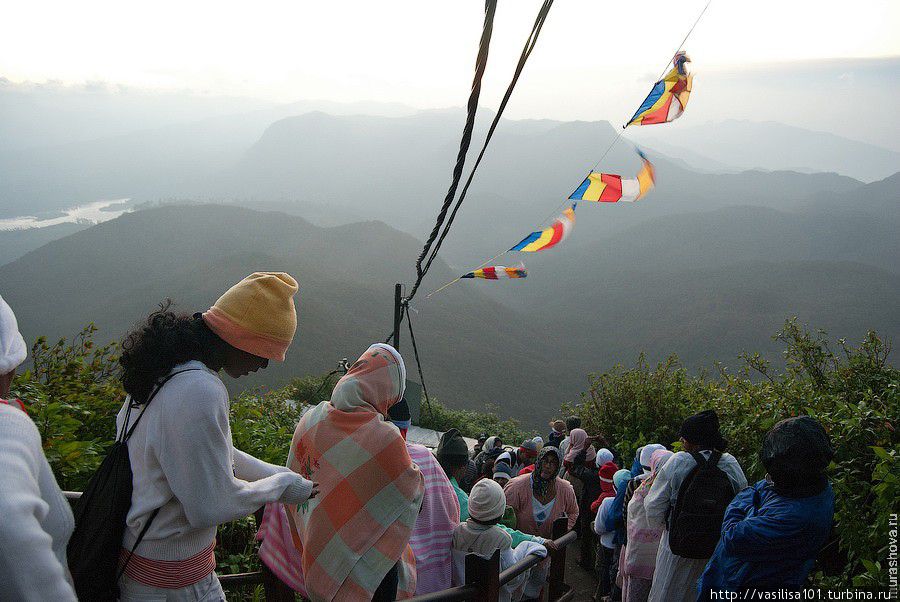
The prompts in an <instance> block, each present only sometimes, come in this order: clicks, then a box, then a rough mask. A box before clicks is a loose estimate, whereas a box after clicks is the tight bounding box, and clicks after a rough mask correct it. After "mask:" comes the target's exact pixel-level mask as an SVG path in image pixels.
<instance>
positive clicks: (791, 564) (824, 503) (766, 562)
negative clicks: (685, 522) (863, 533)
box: [698, 416, 834, 600]
mask: <svg viewBox="0 0 900 602" xmlns="http://www.w3.org/2000/svg"><path fill="white" fill-rule="evenodd" d="M833 455H834V451H833V450H832V448H831V442H830V441H829V438H828V434H827V433H826V432H825V429H824V428H822V425H821V424H819V422H818V421H816V420H815V419H813V418H811V417H809V416H799V417H797V418H789V419H787V420H783V421H781V422H779V423H778V424H776V425H775V426H774V427H773V428H772V430H771V431H769V432H768V433H766V436H765V439H764V440H763V447H762V451H761V453H760V457H761V460H762V463H763V465H764V466H765V467H766V470H767V471H768V474H767V475H766V478H765V479H763V480H761V481H759V482H758V483H756V484H755V485H753V486H752V487H747V488H746V489H744V490H743V491H741V492H740V493H738V495H737V496H736V497H735V498H734V500H733V501H732V502H731V504H730V505H729V506H728V509H727V510H726V511H725V519H724V521H723V523H722V537H721V539H720V540H719V544H718V546H717V547H716V551H715V552H714V553H713V556H712V558H710V560H709V563H708V564H707V565H706V569H705V570H704V572H703V576H702V577H701V578H700V581H699V584H698V590H699V591H698V594H699V596H698V600H710V599H711V598H712V595H711V593H712V592H717V593H718V592H725V591H728V592H745V591H751V590H756V591H773V590H779V589H787V590H798V589H800V588H802V587H803V584H804V582H805V580H806V578H807V576H808V575H809V572H810V570H811V569H812V567H813V563H814V562H815V559H816V557H817V556H818V554H819V551H820V550H821V548H822V546H823V545H824V544H825V542H826V540H827V539H828V536H829V534H830V533H831V528H832V520H833V518H834V492H833V491H832V489H831V485H830V484H829V483H828V479H827V477H826V475H825V469H826V468H827V467H828V464H829V463H830V462H831V458H832V456H833Z"/></svg>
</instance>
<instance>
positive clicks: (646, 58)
mask: <svg viewBox="0 0 900 602" xmlns="http://www.w3.org/2000/svg"><path fill="white" fill-rule="evenodd" d="M705 2H706V0H681V1H679V2H672V1H671V0H643V1H642V2H639V3H636V2H632V1H630V0H558V1H557V2H556V4H555V5H554V7H553V9H552V11H551V12H550V15H549V18H548V20H547V23H546V25H545V27H544V32H543V34H542V36H541V39H540V41H539V43H538V47H537V49H536V50H535V52H534V54H533V55H532V57H531V59H530V62H529V64H528V66H527V68H526V71H525V74H524V75H523V78H522V80H521V81H520V84H519V87H518V88H517V91H516V94H515V96H514V97H513V101H512V102H511V103H510V106H509V107H508V109H507V116H509V117H513V118H524V117H548V118H556V119H610V120H612V121H622V120H624V119H625V118H626V117H628V114H627V113H630V111H631V110H633V107H634V106H636V105H637V104H639V102H640V100H641V98H642V97H643V94H645V93H646V90H647V89H648V88H649V85H650V84H651V83H652V80H653V79H654V78H655V76H657V75H658V74H659V72H660V71H661V70H662V68H663V66H664V65H665V63H666V61H667V60H668V59H669V58H670V57H671V55H672V52H673V51H674V50H675V47H676V46H677V44H678V43H679V42H680V41H681V39H682V38H683V36H684V34H685V33H686V32H687V30H688V29H689V28H690V26H691V24H692V23H693V22H694V19H695V18H696V17H697V15H698V14H699V13H700V11H701V9H702V8H703V6H704V4H705ZM539 5H540V2H539V0H501V1H500V2H499V8H498V10H497V18H496V21H495V27H494V39H493V44H492V48H491V56H490V61H489V65H488V72H487V75H486V81H485V89H484V92H483V95H482V104H484V105H486V106H496V104H497V102H498V101H499V98H500V97H501V95H502V91H503V89H504V88H505V86H506V84H507V83H508V81H509V78H510V76H511V74H512V69H513V67H514V64H515V61H516V59H517V57H518V54H519V52H520V50H521V47H522V45H523V43H524V41H525V38H526V36H527V34H528V32H529V31H530V28H531V24H532V21H533V19H534V16H535V13H536V11H537V8H538V6H539ZM0 15H2V25H0V27H2V34H0V76H3V77H6V78H8V79H10V80H12V81H16V82H21V81H36V82H41V81H46V80H58V81H62V82H65V83H83V82H90V81H103V82H111V83H116V84H125V85H128V86H136V87H142V88H143V87H149V88H162V89H178V90H185V89H186V90H191V91H195V92H202V93H208V94H216V95H219V94H224V95H238V96H252V97H259V98H265V99H270V100H279V101H288V100H295V99H298V98H306V99H328V100H338V101H354V100H375V101H395V102H401V103H404V104H407V105H411V106H413V107H417V108H427V107H444V106H461V105H463V104H464V102H465V99H466V97H467V94H468V88H469V84H470V82H471V77H472V67H473V63H474V57H475V51H476V47H477V41H478V37H479V35H480V29H481V22H482V15H483V2H481V1H479V0H449V1H444V0H441V1H436V0H435V1H428V0H397V1H382V2H374V1H371V0H365V1H340V0H332V1H330V2H307V1H300V0H293V1H270V2H266V1H263V2H253V3H250V2H232V1H222V0H190V1H187V2H185V1H184V0H179V1H174V0H159V1H157V2H153V3H149V2H147V3H134V2H122V1H121V0H79V1H78V2H62V1H48V0H28V1H27V2H22V1H21V0H0ZM898 31H900V0H854V1H853V2H847V1H846V0H756V1H754V2H735V1H734V0H713V2H712V5H711V6H710V8H709V10H708V12H707V13H706V15H705V17H704V18H703V20H702V21H701V23H700V24H699V26H698V27H697V29H696V31H695V32H694V34H693V36H692V38H691V39H690V41H689V42H688V44H687V45H686V49H687V51H688V52H689V54H690V55H691V57H692V58H693V61H694V62H693V68H694V70H695V71H696V72H697V73H698V79H697V89H698V90H703V88H702V86H703V85H704V84H703V82H704V80H703V74H704V73H706V74H708V76H709V77H708V80H709V81H710V82H718V81H721V82H731V83H730V84H727V85H729V86H731V96H729V95H728V94H725V93H724V92H726V91H722V90H720V91H719V95H718V96H716V95H715V94H714V93H713V91H712V90H710V91H709V92H708V95H707V99H709V98H731V99H732V100H730V101H729V102H731V104H732V106H722V102H718V101H717V103H716V105H715V106H710V107H709V111H706V112H705V114H704V115H703V117H704V118H705V119H719V118H724V117H727V116H733V117H737V118H744V119H747V118H753V117H754V116H756V117H759V118H773V117H772V115H773V114H775V116H776V117H777V111H776V109H777V107H769V108H768V109H767V110H764V111H760V110H759V109H758V108H757V107H756V106H755V105H756V104H758V103H756V102H755V100H754V99H753V98H752V97H751V96H752V94H750V93H748V94H745V93H744V92H743V91H742V90H741V91H739V86H740V85H741V76H740V75H741V73H743V72H752V76H753V77H756V78H759V77H763V76H764V75H765V72H764V71H760V69H759V65H760V64H766V63H786V62H792V61H810V60H824V59H846V58H867V57H890V56H894V57H896V56H898V55H900V36H898V35H897V32H898ZM895 64H896V63H895ZM896 71H897V70H896V69H895V68H894V69H889V70H888V71H887V72H886V74H882V77H884V78H886V83H885V86H896V84H897V81H896V80H897V77H896V75H897V73H896ZM827 77H835V78H837V77H841V78H843V79H844V80H846V79H847V78H848V77H849V78H850V79H851V80H852V77H853V74H852V73H849V75H848V73H844V72H841V71H840V70H838V71H836V72H835V71H833V70H832V71H829V75H828V76H827ZM717 78H718V79H717ZM844 83H845V84H846V85H850V84H849V83H847V82H846V81H845V82H844ZM709 85H710V86H711V85H712V84H709ZM722 85H725V84H722ZM784 85H786V86H787V87H788V88H790V87H791V83H790V82H789V81H788V82H786V83H785V84H784ZM751 91H752V89H751ZM795 92H796V93H797V94H798V98H800V97H801V96H802V90H795ZM704 94H707V93H704ZM735 94H737V95H738V96H739V97H740V98H746V102H738V103H735V102H734V101H733V97H734V95H735ZM695 96H696V97H697V98H700V92H699V91H698V92H697V93H696V95H695ZM723 102H724V101H723ZM815 102H817V101H816V100H815V99H810V102H809V103H806V106H807V107H809V106H810V105H811V104H815ZM698 104H699V103H698ZM884 110H885V111H886V112H887V111H889V110H890V107H884ZM800 113H802V111H800ZM891 119H893V121H892V122H890V123H891V127H894V126H895V125H896V118H894V117H893V116H891ZM867 121H868V123H869V124H871V115H869V116H868V117H867V118H866V117H862V116H861V117H860V124H861V126H863V125H865V123H866V122H867ZM802 125H806V126H811V125H815V124H814V123H806V122H804V123H802ZM845 125H846V124H845ZM870 127H871V125H870ZM835 129H836V130H840V127H836V128H835ZM842 133H845V134H846V132H842ZM858 137H860V138H866V136H865V135H862V136H858Z"/></svg>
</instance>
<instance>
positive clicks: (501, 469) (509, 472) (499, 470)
mask: <svg viewBox="0 0 900 602" xmlns="http://www.w3.org/2000/svg"><path fill="white" fill-rule="evenodd" d="M514 476H516V475H514V474H513V469H512V467H510V465H509V464H507V463H506V462H495V463H494V477H493V478H495V479H497V478H500V477H502V478H504V479H511V478H513V477H514Z"/></svg>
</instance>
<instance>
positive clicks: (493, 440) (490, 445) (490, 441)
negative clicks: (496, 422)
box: [481, 436, 500, 452]
mask: <svg viewBox="0 0 900 602" xmlns="http://www.w3.org/2000/svg"><path fill="white" fill-rule="evenodd" d="M498 441H500V437H496V436H494V437H488V438H487V439H485V441H484V445H482V446H481V450H482V451H486V452H489V451H491V450H493V449H494V448H495V447H497V442H498Z"/></svg>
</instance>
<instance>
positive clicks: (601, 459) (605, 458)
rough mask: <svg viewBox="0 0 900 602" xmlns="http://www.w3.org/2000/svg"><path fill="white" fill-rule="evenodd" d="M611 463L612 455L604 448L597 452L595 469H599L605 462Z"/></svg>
mask: <svg viewBox="0 0 900 602" xmlns="http://www.w3.org/2000/svg"><path fill="white" fill-rule="evenodd" d="M612 461H613V453H612V452H611V451H609V450H608V449H606V448H605V447H602V448H600V451H598V452H597V458H596V459H595V462H596V464H597V468H600V467H601V466H603V465H604V464H606V463H607V462H612Z"/></svg>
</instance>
